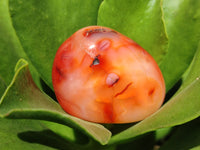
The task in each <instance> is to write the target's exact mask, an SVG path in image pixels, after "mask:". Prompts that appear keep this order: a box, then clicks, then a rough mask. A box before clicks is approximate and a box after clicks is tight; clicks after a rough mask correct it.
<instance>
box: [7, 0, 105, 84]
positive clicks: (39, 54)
mask: <svg viewBox="0 0 200 150" xmlns="http://www.w3.org/2000/svg"><path fill="white" fill-rule="evenodd" d="M100 3H101V0H84V1H80V0H73V1H71V0H42V1H41V0H28V1H27V0H21V1H16V0H10V11H11V16H12V21H13V25H14V28H15V30H16V32H17V35H18V36H19V39H20V42H21V43H22V46H23V48H24V50H25V52H26V54H27V56H28V57H29V58H30V60H31V62H32V64H33V65H34V66H35V67H36V69H37V71H38V72H39V73H40V74H41V77H42V78H43V79H44V80H45V81H46V83H47V84H48V85H49V86H50V87H51V88H52V82H51V70H52V64H53V60H54V56H55V53H56V51H57V49H58V48H59V46H60V45H61V44H62V43H63V42H64V41H65V40H66V39H67V38H68V37H69V36H70V35H72V33H74V32H75V31H76V30H78V29H80V28H82V27H84V26H88V25H95V24H96V22H97V11H98V7H99V4H100Z"/></svg>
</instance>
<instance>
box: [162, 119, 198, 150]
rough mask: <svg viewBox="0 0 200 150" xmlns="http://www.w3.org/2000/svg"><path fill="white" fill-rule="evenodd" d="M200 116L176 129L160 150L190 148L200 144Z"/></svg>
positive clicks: (186, 149) (183, 149)
mask: <svg viewBox="0 0 200 150" xmlns="http://www.w3.org/2000/svg"><path fill="white" fill-rule="evenodd" d="M199 126H200V118H197V119H196V120H193V121H191V122H189V123H186V124H184V125H182V126H180V127H178V128H177V129H176V131H175V132H174V134H172V136H171V137H170V138H169V140H167V141H166V143H164V145H163V146H161V148H160V149H159V150H169V149H170V150H188V149H191V148H193V147H196V146H200V128H199Z"/></svg>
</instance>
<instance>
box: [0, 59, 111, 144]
mask: <svg viewBox="0 0 200 150" xmlns="http://www.w3.org/2000/svg"><path fill="white" fill-rule="evenodd" d="M21 61H23V60H21ZM20 64H24V65H23V66H22V65H20ZM19 66H20V67H19ZM17 68H19V69H18V70H17V71H16V74H15V76H14V78H13V80H12V82H11V84H10V85H9V87H8V88H7V90H6V92H5V93H4V95H3V96H2V98H1V100H0V116H2V117H8V118H28V119H40V120H47V121H53V122H57V123H61V124H64V125H69V126H70V127H74V128H76V129H78V130H80V131H81V132H82V133H85V134H86V135H88V136H90V137H92V138H93V139H95V140H97V141H98V142H100V143H101V144H106V143H107V142H108V140H109V139H110V136H111V133H110V132H109V131H108V130H107V129H105V128H104V127H103V126H102V125H99V124H95V123H90V122H87V121H83V120H81V119H78V118H75V117H73V116H70V115H68V114H67V113H66V112H64V111H63V110H62V108H61V107H60V105H59V104H58V103H56V102H55V101H53V100H52V99H51V98H50V97H48V96H47V95H45V94H44V93H42V92H40V90H39V89H38V88H37V87H36V85H35V84H34V82H33V80H32V78H31V75H30V73H29V71H28V64H27V63H24V61H23V63H21V62H18V67H17Z"/></svg>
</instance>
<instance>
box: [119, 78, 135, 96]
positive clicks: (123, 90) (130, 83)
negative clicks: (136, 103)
mask: <svg viewBox="0 0 200 150" xmlns="http://www.w3.org/2000/svg"><path fill="white" fill-rule="evenodd" d="M131 84H132V82H131V83H129V84H128V85H127V86H126V87H125V88H124V89H123V90H122V91H121V92H119V93H117V94H116V95H115V97H117V96H119V95H121V94H123V93H124V92H125V91H126V90H127V89H128V88H129V86H131Z"/></svg>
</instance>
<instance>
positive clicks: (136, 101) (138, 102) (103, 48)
mask: <svg viewBox="0 0 200 150" xmlns="http://www.w3.org/2000/svg"><path fill="white" fill-rule="evenodd" d="M52 81H53V87H54V91H55V94H56V97H57V100H58V102H59V103H60V105H61V107H62V108H63V109H64V110H65V111H66V112H67V113H69V114H71V115H73V116H76V117H78V118H81V119H84V120H87V121H91V122H97V123H130V122H136V121H140V120H143V119H145V118H146V117H148V116H149V115H151V114H152V113H154V112H156V111H157V110H158V109H159V108H160V106H161V105H162V103H163V100H164V97H165V83H164V79H163V76H162V74H161V71H160V69H159V67H158V65H157V64H156V62H155V60H154V59H153V57H152V56H151V55H150V54H149V53H148V52H146V51H145V50H144V49H143V48H142V47H140V46H139V45H138V44H137V43H135V42H134V41H132V40H131V39H129V38H128V37H126V36H124V35H122V34H121V33H119V32H117V31H114V30H112V29H110V28H107V27H101V26H89V27H85V28H82V29H80V30H78V31H77V32H75V33H74V34H73V35H72V36H71V37H70V38H68V39H67V40H66V41H65V42H64V43H63V44H62V45H61V46H60V48H59V49H58V51H57V53H56V56H55V59H54V63H53V70H52Z"/></svg>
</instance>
